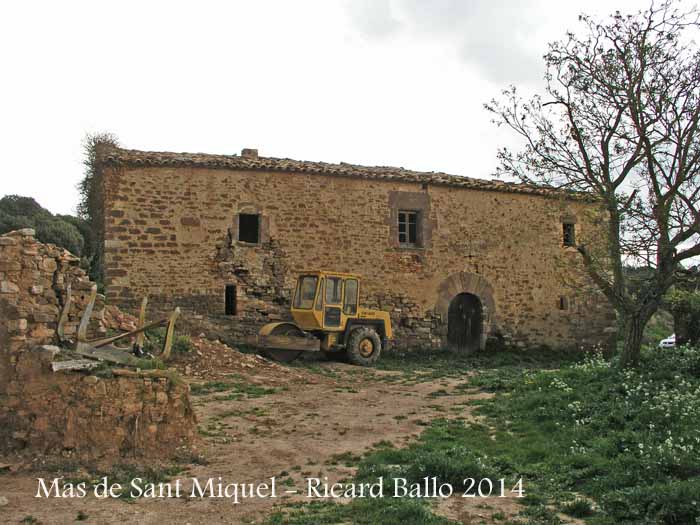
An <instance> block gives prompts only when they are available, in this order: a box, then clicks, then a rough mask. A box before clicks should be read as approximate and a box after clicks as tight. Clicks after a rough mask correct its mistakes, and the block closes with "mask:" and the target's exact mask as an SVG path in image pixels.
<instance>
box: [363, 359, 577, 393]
mask: <svg viewBox="0 0 700 525" xmlns="http://www.w3.org/2000/svg"><path fill="white" fill-rule="evenodd" d="M580 358H581V355H580V354H578V353H576V352H565V351H559V350H550V349H546V348H541V349H532V350H519V349H515V348H508V349H505V350H499V351H488V352H476V353H474V354H471V355H465V354H461V353H455V352H450V351H448V350H441V349H423V350H414V351H410V352H398V351H393V352H387V353H386V354H383V355H382V357H381V359H380V360H379V361H378V362H377V363H376V365H375V367H376V368H377V369H379V370H385V371H392V372H400V373H399V374H391V375H386V376H383V377H382V380H384V381H388V382H403V383H408V384H410V383H418V382H432V381H435V380H436V379H441V378H447V377H464V376H465V375H468V374H470V373H476V372H477V371H478V373H479V376H480V377H490V378H492V379H494V380H495V379H496V378H498V380H499V381H504V380H508V378H510V376H512V375H513V374H515V375H520V374H521V373H522V371H523V370H527V369H539V368H553V367H558V366H562V365H565V364H570V363H574V362H576V361H578V360H579V359H580ZM437 395H439V394H437Z"/></svg>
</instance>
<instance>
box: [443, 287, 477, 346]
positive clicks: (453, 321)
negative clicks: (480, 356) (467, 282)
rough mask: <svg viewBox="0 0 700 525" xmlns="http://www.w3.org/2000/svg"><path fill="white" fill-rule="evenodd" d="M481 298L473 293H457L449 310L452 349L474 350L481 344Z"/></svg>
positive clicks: (448, 342) (448, 336)
mask: <svg viewBox="0 0 700 525" xmlns="http://www.w3.org/2000/svg"><path fill="white" fill-rule="evenodd" d="M483 315H484V313H483V307H482V305H481V300H480V299H479V298H478V297H477V296H476V295H474V294H471V293H460V294H457V295H456V296H455V297H454V298H453V299H452V301H450V306H449V308H448V310H447V344H448V346H449V347H450V349H452V350H457V351H460V352H473V351H476V350H478V349H479V348H480V346H481V335H482V331H483Z"/></svg>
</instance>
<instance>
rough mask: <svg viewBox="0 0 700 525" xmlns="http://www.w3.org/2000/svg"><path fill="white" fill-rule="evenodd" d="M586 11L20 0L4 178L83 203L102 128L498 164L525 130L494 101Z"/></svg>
mask: <svg viewBox="0 0 700 525" xmlns="http://www.w3.org/2000/svg"><path fill="white" fill-rule="evenodd" d="M630 1H631V0H620V2H623V4H622V7H624V5H625V4H627V5H629V2H630ZM595 6H602V7H603V8H604V9H605V10H606V11H607V10H608V9H609V8H610V9H612V7H613V6H612V5H609V2H606V3H603V2H602V0H595V2H594V4H592V5H591V6H589V7H591V8H593V7H595ZM587 9H588V7H587ZM575 14H576V9H575V8H572V7H570V6H569V5H568V4H566V3H562V2H554V1H553V0H552V1H549V2H544V1H540V2H535V1H534V0H528V1H527V2H526V3H524V4H521V3H516V2H505V1H501V2H497V3H491V2H484V1H482V0H478V1H471V2H470V1H466V0H465V1H456V0H455V1H447V0H438V1H435V0H431V1H423V0H407V1H405V2H399V1H391V0H371V1H358V2H354V1H353V2H351V3H347V2H340V1H337V2H331V1H328V0H304V1H300V2H289V1H283V0H278V1H273V0H263V1H252V0H251V1H232V2H217V1H214V0H201V1H199V2H197V3H192V2H183V1H165V0H152V1H149V2H143V1H138V2H137V1H135V0H123V1H121V2H119V3H118V4H115V3H113V2H105V1H97V0H91V1H88V0H81V1H78V0H76V1H71V2H53V1H49V0H46V1H39V0H36V1H27V2H3V3H0V49H2V52H0V68H1V69H0V70H1V71H2V81H1V82H0V145H1V147H2V152H3V166H2V172H0V173H1V174H0V195H5V194H11V193H17V194H21V195H31V196H34V197H35V198H37V200H38V201H39V202H40V203H41V204H42V205H43V206H45V207H48V208H49V209H50V210H52V211H54V212H61V213H66V212H72V211H73V210H74V208H75V205H76V203H77V191H76V189H75V186H76V184H77V183H78V181H79V180H80V178H81V175H82V166H81V146H80V142H81V139H82V137H83V136H84V134H85V133H86V132H90V131H111V132H114V133H116V134H117V135H118V136H119V138H120V139H121V141H122V143H123V144H124V145H125V146H127V147H132V148H141V149H158V150H174V151H207V152H213V153H236V152H239V151H240V149H241V148H243V147H258V148H259V149H260V152H261V154H262V155H269V156H285V157H292V158H299V159H306V160H324V161H329V162H336V161H341V160H342V161H347V162H355V163H359V164H370V165H372V164H382V165H397V166H405V167H410V168H414V169H422V170H436V171H437V170H440V171H447V172H451V173H457V174H464V175H470V176H476V177H487V176H489V174H490V173H491V172H492V171H493V169H494V167H495V164H496V161H495V152H496V149H497V146H498V145H499V144H502V143H504V142H507V141H510V140H512V136H510V135H509V134H508V133H507V132H505V131H504V130H498V129H496V128H495V127H494V126H492V125H491V124H490V123H489V116H488V115H487V114H486V113H485V111H484V110H483V109H482V104H483V102H485V101H487V100H489V99H490V98H491V97H493V96H494V95H497V93H498V91H499V89H500V88H501V87H503V86H504V85H505V84H507V83H509V82H511V81H512V82H514V83H517V84H524V83H527V82H532V81H533V79H534V81H536V79H537V78H539V77H540V76H541V71H536V70H537V67H538V65H539V64H541V61H540V59H539V56H540V55H541V54H542V53H543V49H544V45H545V43H546V42H547V40H549V39H551V38H550V37H551V36H552V35H553V36H555V37H559V36H562V35H563V33H564V30H565V28H571V27H572V26H574V25H575Z"/></svg>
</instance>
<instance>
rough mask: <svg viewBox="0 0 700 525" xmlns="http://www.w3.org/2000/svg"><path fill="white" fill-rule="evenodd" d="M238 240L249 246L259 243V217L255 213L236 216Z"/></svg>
mask: <svg viewBox="0 0 700 525" xmlns="http://www.w3.org/2000/svg"><path fill="white" fill-rule="evenodd" d="M238 240H239V241H242V242H249V243H251V244H257V243H259V242H260V215H258V214H257V213H256V214H252V213H241V214H240V215H238Z"/></svg>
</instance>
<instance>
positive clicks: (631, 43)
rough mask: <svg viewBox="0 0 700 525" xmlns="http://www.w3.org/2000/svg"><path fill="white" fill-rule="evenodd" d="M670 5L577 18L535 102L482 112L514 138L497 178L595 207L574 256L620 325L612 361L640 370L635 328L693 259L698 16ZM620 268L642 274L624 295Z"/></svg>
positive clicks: (699, 148) (515, 100)
mask: <svg viewBox="0 0 700 525" xmlns="http://www.w3.org/2000/svg"><path fill="white" fill-rule="evenodd" d="M678 5H679V4H678V2H674V1H672V0H668V1H665V2H663V3H661V4H652V5H651V7H650V8H649V9H647V10H645V11H640V12H638V13H636V14H633V15H622V14H621V13H619V12H617V13H615V14H614V15H612V16H611V17H610V18H608V19H606V20H604V21H598V20H594V19H592V18H591V17H589V16H585V15H582V16H581V17H580V22H581V24H582V30H581V32H580V34H573V33H570V34H568V35H567V37H566V38H565V39H564V40H562V41H559V42H554V43H552V44H550V47H549V52H548V53H547V54H546V55H545V56H544V60H545V64H546V67H547V74H546V76H545V80H546V87H545V88H544V91H545V93H544V95H537V96H535V97H533V98H531V99H530V100H524V99H523V98H521V97H520V96H519V94H518V93H517V90H516V88H514V87H512V88H510V89H508V90H506V91H504V92H503V97H502V99H501V100H493V101H492V102H491V103H489V104H487V105H486V108H487V109H488V110H489V111H491V112H492V114H493V115H494V122H495V123H496V124H497V125H505V126H507V127H509V128H510V129H511V130H514V131H515V132H516V133H517V134H518V135H519V136H520V137H521V138H522V139H523V140H524V147H523V149H522V150H521V151H519V152H515V153H514V152H512V151H510V150H509V149H507V148H503V149H501V150H500V151H499V154H498V157H499V160H500V168H499V171H500V172H501V173H503V174H507V175H512V176H515V177H517V178H519V179H520V180H521V181H524V182H537V183H546V184H549V185H552V186H556V187H560V188H567V189H571V190H579V191H586V192H590V193H592V194H594V195H595V196H597V197H598V199H599V201H600V204H601V208H602V210H603V211H604V214H605V219H606V220H605V222H606V223H607V235H606V236H605V237H606V238H605V239H604V242H603V243H602V244H603V249H602V250H600V251H599V250H597V249H596V245H598V244H599V243H593V242H585V240H583V241H582V242H580V243H579V245H578V246H577V249H578V252H579V253H580V256H581V258H582V260H583V263H584V265H585V267H586V269H587V271H588V273H589V274H590V276H591V278H592V279H593V281H594V282H595V283H596V284H597V285H598V287H599V288H600V290H601V291H602V292H603V293H604V294H605V295H606V297H607V298H608V300H609V301H610V302H611V304H612V305H613V306H614V307H615V309H616V311H617V314H618V317H619V319H620V321H621V324H622V326H623V327H624V338H625V340H624V347H623V351H622V355H621V359H620V362H621V364H622V365H623V366H632V365H635V364H636V363H637V362H638V360H639V353H640V347H641V342H642V334H643V331H644V327H645V325H646V324H647V322H648V321H649V319H650V318H651V316H652V315H653V314H654V312H656V310H657V309H658V307H659V305H660V304H661V302H662V300H663V297H664V295H665V294H666V292H667V291H668V290H669V288H670V287H671V286H672V284H673V283H674V279H675V272H676V269H677V268H679V267H680V266H681V264H682V263H683V262H684V261H687V260H688V259H690V258H692V257H694V256H697V255H700V238H699V232H700V209H699V206H698V205H699V201H700V177H699V173H700V131H699V130H698V124H699V123H700V53H699V52H698V49H697V47H696V46H695V45H694V43H693V41H692V40H690V39H689V38H688V35H687V33H688V30H695V29H697V28H698V27H700V24H698V15H697V12H696V11H695V10H691V11H685V12H683V11H681V10H680V9H679V7H678ZM626 264H633V265H638V266H646V267H647V268H648V270H649V271H648V273H647V274H646V276H645V277H644V279H641V280H639V281H637V282H635V283H634V286H630V282H629V273H626V272H625V271H624V267H625V265H626Z"/></svg>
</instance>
